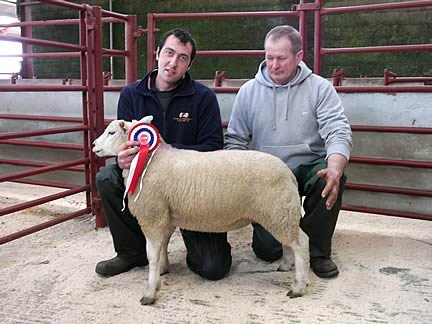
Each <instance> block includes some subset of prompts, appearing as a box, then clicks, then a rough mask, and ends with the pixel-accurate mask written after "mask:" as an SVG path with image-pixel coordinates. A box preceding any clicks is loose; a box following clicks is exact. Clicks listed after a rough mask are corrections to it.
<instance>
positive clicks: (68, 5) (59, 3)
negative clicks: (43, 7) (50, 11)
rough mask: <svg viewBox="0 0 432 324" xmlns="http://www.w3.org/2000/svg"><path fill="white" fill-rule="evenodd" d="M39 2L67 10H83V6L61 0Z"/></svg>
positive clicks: (40, 0) (41, 0)
mask: <svg viewBox="0 0 432 324" xmlns="http://www.w3.org/2000/svg"><path fill="white" fill-rule="evenodd" d="M39 2H42V3H46V4H52V5H56V6H60V7H64V8H69V9H76V10H85V6H84V5H80V4H76V3H73V2H70V1H63V0H39Z"/></svg>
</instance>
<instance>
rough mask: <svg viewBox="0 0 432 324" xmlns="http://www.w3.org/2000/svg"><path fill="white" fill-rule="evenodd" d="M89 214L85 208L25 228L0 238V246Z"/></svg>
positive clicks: (89, 210) (89, 209) (88, 210)
mask: <svg viewBox="0 0 432 324" xmlns="http://www.w3.org/2000/svg"><path fill="white" fill-rule="evenodd" d="M90 213H91V208H89V207H87V208H85V209H82V210H79V211H77V212H74V213H71V214H67V215H63V216H59V217H56V218H54V219H52V220H50V221H48V222H45V223H42V224H39V225H36V226H33V227H30V228H27V229H25V230H22V231H19V232H16V233H13V234H10V235H6V236H3V237H0V245H1V244H4V243H7V242H10V241H12V240H15V239H17V238H20V237H23V236H26V235H28V234H32V233H35V232H38V231H40V230H43V229H46V228H48V227H51V226H53V225H57V224H60V223H63V222H65V221H68V220H70V219H74V218H77V217H79V216H82V215H85V214H90Z"/></svg>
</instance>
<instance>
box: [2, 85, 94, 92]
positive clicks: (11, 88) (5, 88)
mask: <svg viewBox="0 0 432 324" xmlns="http://www.w3.org/2000/svg"><path fill="white" fill-rule="evenodd" d="M86 89H87V88H86V87H85V86H73V85H32V84H5V85H0V92H21V91H28V92H45V91H83V90H86Z"/></svg>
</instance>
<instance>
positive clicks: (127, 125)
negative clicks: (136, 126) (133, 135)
mask: <svg viewBox="0 0 432 324" xmlns="http://www.w3.org/2000/svg"><path fill="white" fill-rule="evenodd" d="M122 127H123V131H124V132H125V133H129V131H130V129H131V127H132V123H131V122H128V121H123V126H122Z"/></svg>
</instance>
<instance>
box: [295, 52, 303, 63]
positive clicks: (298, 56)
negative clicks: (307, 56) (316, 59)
mask: <svg viewBox="0 0 432 324" xmlns="http://www.w3.org/2000/svg"><path fill="white" fill-rule="evenodd" d="M303 54H304V52H303V50H300V51H298V52H297V54H296V56H295V59H296V62H297V64H299V63H300V61H301V60H303Z"/></svg>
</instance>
